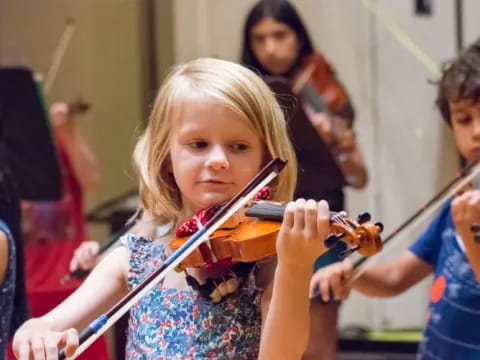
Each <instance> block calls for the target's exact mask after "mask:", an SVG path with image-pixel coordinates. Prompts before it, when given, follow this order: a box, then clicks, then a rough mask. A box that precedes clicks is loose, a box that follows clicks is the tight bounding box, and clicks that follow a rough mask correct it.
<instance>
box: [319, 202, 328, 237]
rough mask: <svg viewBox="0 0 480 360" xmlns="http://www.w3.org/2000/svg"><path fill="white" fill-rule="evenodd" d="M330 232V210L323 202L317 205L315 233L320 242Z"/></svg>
mask: <svg viewBox="0 0 480 360" xmlns="http://www.w3.org/2000/svg"><path fill="white" fill-rule="evenodd" d="M329 231H330V209H329V207H328V203H327V202H326V201H325V200H321V201H319V202H318V204H317V232H318V235H319V237H320V238H321V239H320V240H322V241H323V240H324V238H326V237H327V235H328V233H329Z"/></svg>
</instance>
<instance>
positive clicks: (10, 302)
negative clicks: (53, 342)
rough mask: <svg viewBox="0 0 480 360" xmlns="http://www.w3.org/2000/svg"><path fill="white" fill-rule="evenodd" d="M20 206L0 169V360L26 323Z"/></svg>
mask: <svg viewBox="0 0 480 360" xmlns="http://www.w3.org/2000/svg"><path fill="white" fill-rule="evenodd" d="M24 284H25V279H24V271H23V249H22V241H21V231H20V205H19V200H18V198H17V196H16V191H15V188H14V185H13V183H12V181H11V179H10V178H9V173H8V170H6V169H4V168H1V167H0V360H3V359H5V354H6V346H7V344H8V339H9V338H10V337H12V336H13V333H14V332H15V331H16V330H17V328H18V327H19V326H20V324H21V323H23V322H24V321H25V320H26V319H27V314H28V311H27V297H26V294H25V286H24Z"/></svg>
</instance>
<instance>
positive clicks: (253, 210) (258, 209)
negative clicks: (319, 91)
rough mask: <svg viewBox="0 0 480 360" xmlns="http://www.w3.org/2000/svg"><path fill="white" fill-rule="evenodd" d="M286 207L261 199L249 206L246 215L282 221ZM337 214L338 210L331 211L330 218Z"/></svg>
mask: <svg viewBox="0 0 480 360" xmlns="http://www.w3.org/2000/svg"><path fill="white" fill-rule="evenodd" d="M285 207H286V205H285V204H279V203H274V202H269V201H260V202H258V203H256V204H253V205H251V206H250V207H248V208H247V210H246V211H245V215H246V216H250V217H256V218H260V219H263V220H271V221H282V220H283V214H284V212H285ZM336 215H338V213H337V212H335V211H330V220H332V218H334V217H335V216H336Z"/></svg>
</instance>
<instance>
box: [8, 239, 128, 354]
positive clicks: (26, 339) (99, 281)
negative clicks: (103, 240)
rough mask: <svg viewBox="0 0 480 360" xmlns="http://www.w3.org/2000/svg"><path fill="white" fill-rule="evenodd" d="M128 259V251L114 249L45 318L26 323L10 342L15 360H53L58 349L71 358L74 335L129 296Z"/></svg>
mask: <svg viewBox="0 0 480 360" xmlns="http://www.w3.org/2000/svg"><path fill="white" fill-rule="evenodd" d="M129 256H130V254H129V251H128V249H126V248H124V247H120V248H117V249H115V250H114V251H112V253H110V254H109V255H108V256H107V257H105V259H103V260H102V261H101V262H100V264H98V266H97V267H96V268H95V269H94V270H93V272H92V273H91V274H90V276H89V277H88V278H87V279H86V280H85V282H84V283H83V284H82V285H81V286H80V287H79V288H78V289H77V290H76V291H75V292H74V293H73V294H72V295H71V296H70V297H68V298H67V299H66V300H65V301H63V302H62V303H61V304H60V305H58V306H57V307H56V308H55V309H53V310H52V311H50V312H49V313H47V314H46V315H44V316H42V317H40V318H34V319H31V320H28V321H27V322H25V323H24V324H23V325H22V326H21V327H20V328H19V330H18V331H17V332H16V333H15V336H14V339H13V350H14V352H15V355H16V357H17V359H19V360H29V359H31V358H32V357H29V356H33V359H45V358H47V359H50V358H55V359H56V358H57V357H56V356H57V352H58V349H59V347H62V346H63V345H67V355H71V354H73V352H74V351H75V349H76V348H77V346H78V333H77V331H80V330H82V329H83V328H85V327H86V326H87V325H88V324H89V323H90V322H91V321H93V320H94V319H95V318H96V317H98V316H99V315H100V314H102V313H104V312H105V311H106V310H108V309H109V308H110V307H111V306H112V305H114V304H115V303H116V302H117V301H118V300H119V299H121V298H122V297H123V296H124V295H125V294H126V293H127V292H128V286H127V282H126V276H127V273H128V259H129ZM73 328H74V329H73ZM75 329H76V330H75Z"/></svg>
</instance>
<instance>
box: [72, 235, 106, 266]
mask: <svg viewBox="0 0 480 360" xmlns="http://www.w3.org/2000/svg"><path fill="white" fill-rule="evenodd" d="M99 251H100V245H99V244H98V242H96V241H84V242H82V243H81V244H80V246H79V247H78V248H77V249H76V250H75V251H74V252H73V258H72V260H71V261H70V267H69V269H70V272H71V273H72V272H74V271H75V270H77V269H82V270H92V269H93V268H94V267H95V265H96V264H97V261H98V254H99Z"/></svg>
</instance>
